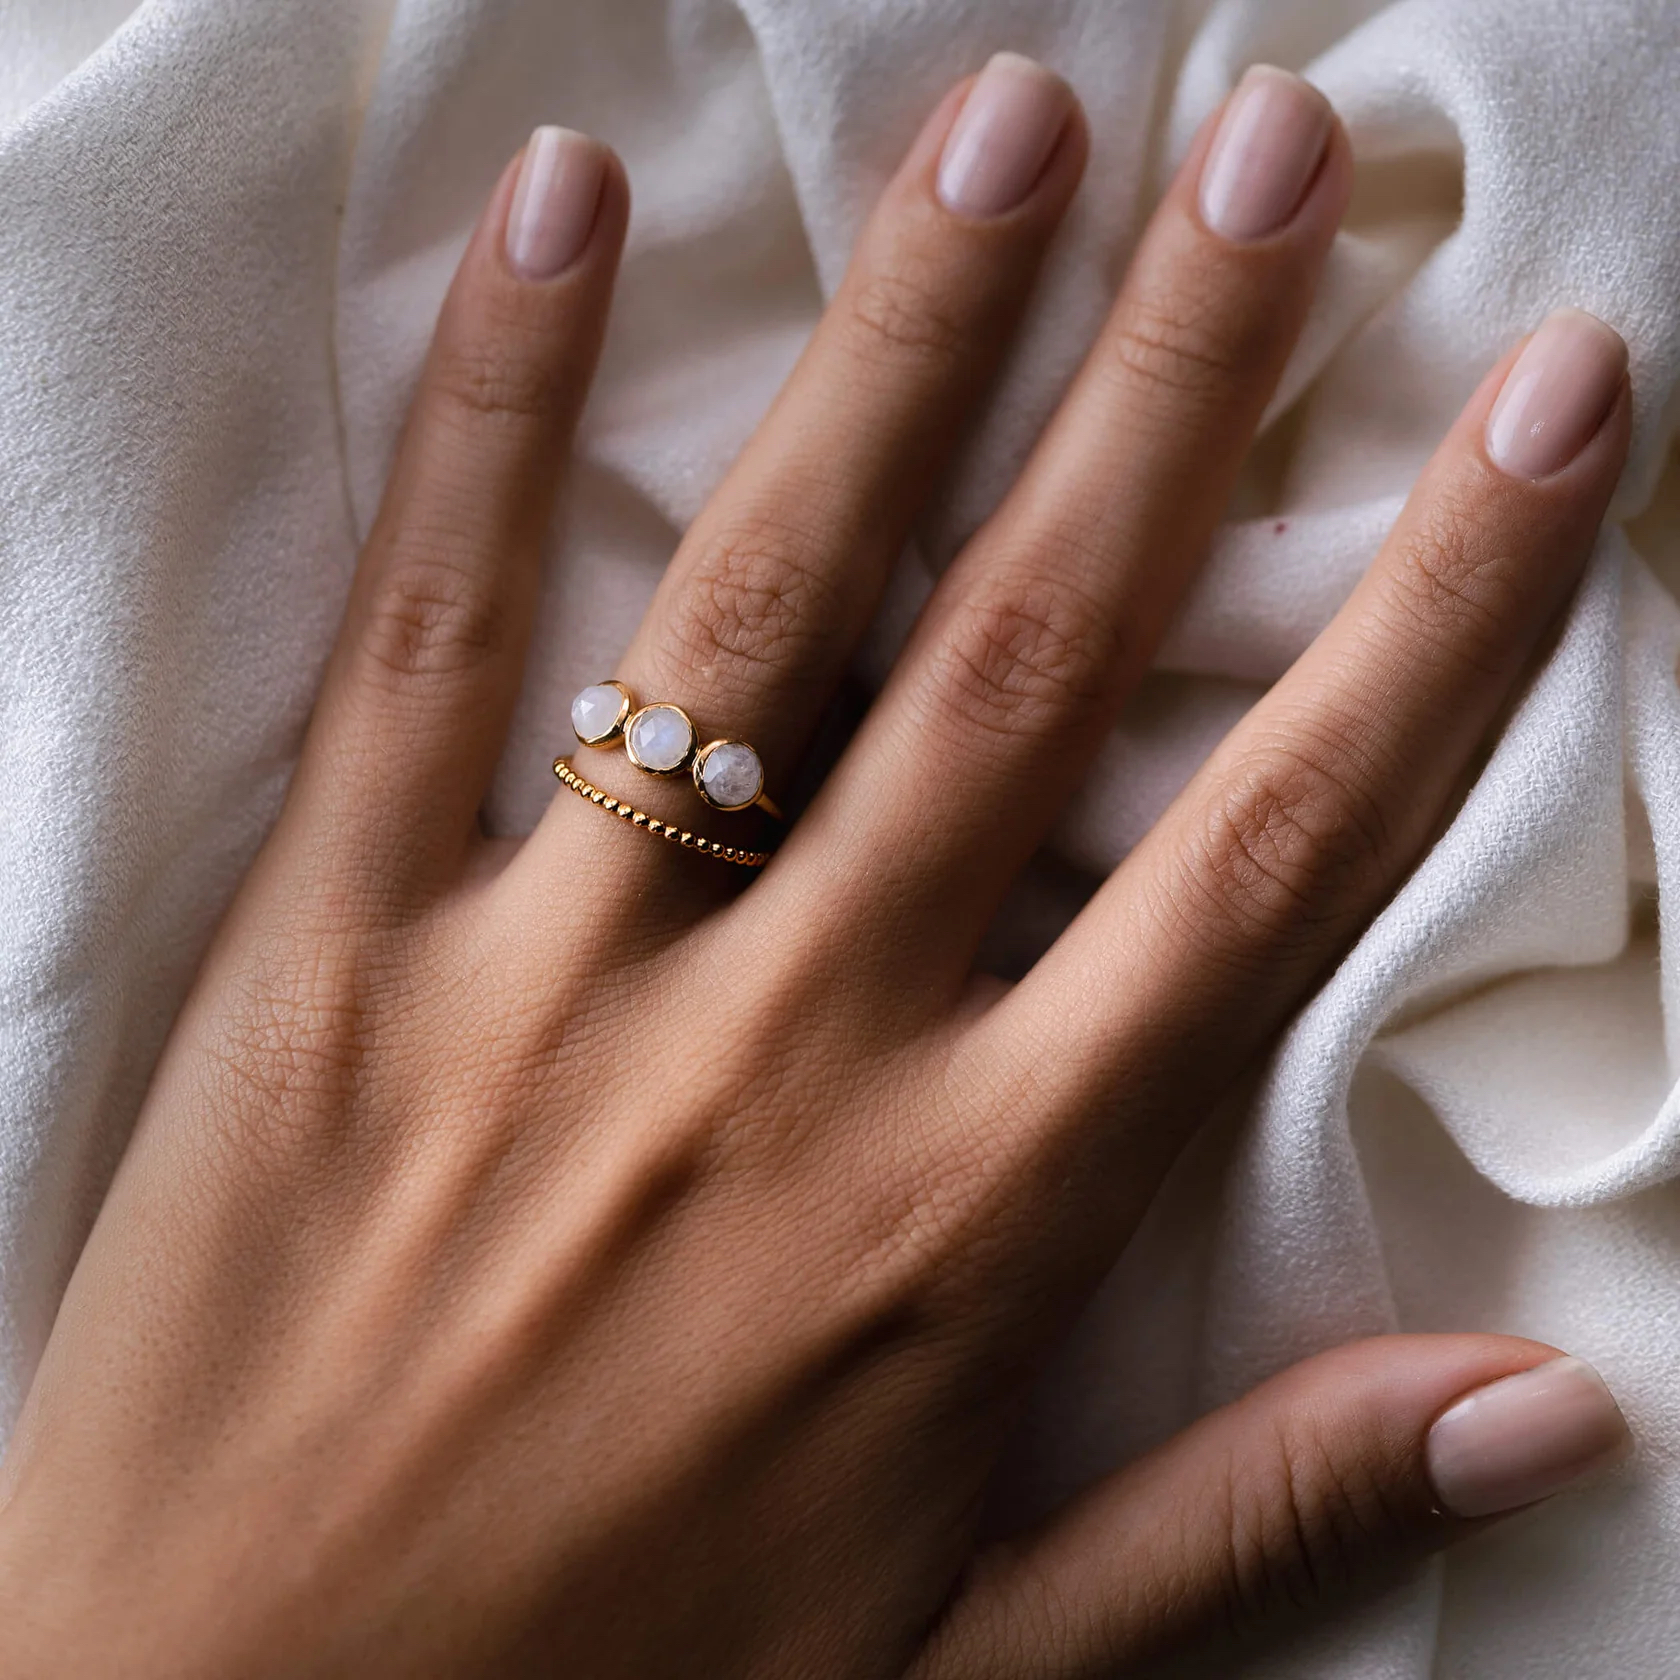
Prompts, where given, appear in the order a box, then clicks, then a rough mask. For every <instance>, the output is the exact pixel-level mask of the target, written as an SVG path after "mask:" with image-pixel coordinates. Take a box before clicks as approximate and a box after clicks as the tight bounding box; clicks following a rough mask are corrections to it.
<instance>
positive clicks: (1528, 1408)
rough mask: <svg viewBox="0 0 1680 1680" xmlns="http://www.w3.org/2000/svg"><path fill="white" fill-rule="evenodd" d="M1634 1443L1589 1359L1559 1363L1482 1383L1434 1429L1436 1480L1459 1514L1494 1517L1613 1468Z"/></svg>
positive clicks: (1432, 1475)
mask: <svg viewBox="0 0 1680 1680" xmlns="http://www.w3.org/2000/svg"><path fill="white" fill-rule="evenodd" d="M1632 1444H1633V1438H1632V1436H1631V1435H1629V1433H1628V1426H1627V1422H1626V1420H1625V1419H1624V1418H1623V1416H1622V1412H1621V1408H1620V1407H1619V1406H1618V1405H1617V1404H1616V1401H1615V1397H1614V1396H1613V1395H1612V1394H1611V1392H1610V1390H1609V1389H1608V1388H1606V1387H1605V1386H1604V1379H1603V1378H1602V1377H1601V1376H1599V1374H1598V1372H1596V1371H1595V1370H1594V1369H1593V1368H1592V1366H1590V1365H1589V1364H1587V1362H1586V1361H1585V1360H1584V1359H1571V1358H1563V1359H1551V1360H1548V1361H1547V1362H1546V1363H1545V1364H1544V1365H1535V1366H1533V1367H1532V1368H1531V1369H1529V1370H1527V1371H1519V1372H1518V1373H1517V1375H1516V1376H1514V1377H1503V1378H1501V1379H1500V1380H1499V1381H1498V1382H1492V1383H1489V1384H1488V1385H1487V1386H1486V1387H1485V1388H1478V1389H1476V1390H1474V1391H1473V1392H1472V1393H1470V1394H1467V1395H1465V1397H1464V1398H1463V1399H1462V1400H1460V1401H1458V1402H1457V1403H1456V1404H1454V1405H1451V1406H1449V1407H1448V1408H1447V1409H1446V1410H1445V1411H1444V1412H1443V1413H1442V1414H1441V1415H1440V1416H1439V1417H1438V1418H1437V1419H1436V1420H1435V1424H1434V1427H1433V1428H1432V1429H1431V1430H1430V1431H1429V1440H1428V1444H1427V1447H1426V1454H1427V1458H1428V1465H1429V1479H1430V1481H1431V1482H1432V1483H1433V1484H1434V1487H1435V1492H1436V1495H1437V1496H1438V1497H1439V1499H1440V1501H1441V1503H1442V1505H1443V1506H1445V1507H1446V1509H1447V1510H1449V1511H1451V1512H1452V1513H1453V1514H1454V1515H1455V1516H1460V1517H1488V1516H1492V1515H1493V1514H1494V1513H1495V1512H1497V1511H1514V1510H1515V1509H1516V1508H1517V1507H1518V1506H1519V1505H1532V1504H1533V1503H1534V1501H1535V1500H1537V1499H1544V1498H1546V1497H1547V1495H1549V1494H1553V1493H1557V1492H1559V1491H1561V1490H1562V1489H1563V1488H1566V1487H1568V1486H1569V1485H1570V1483H1572V1482H1577V1481H1579V1480H1580V1479H1581V1478H1582V1477H1583V1476H1588V1475H1591V1474H1592V1472H1593V1471H1595V1470H1604V1469H1608V1468H1609V1467H1610V1466H1611V1465H1612V1464H1615V1463H1617V1462H1619V1461H1620V1460H1621V1459H1622V1458H1624V1457H1625V1456H1626V1455H1627V1453H1628V1450H1629V1449H1630V1447H1631V1446H1632Z"/></svg>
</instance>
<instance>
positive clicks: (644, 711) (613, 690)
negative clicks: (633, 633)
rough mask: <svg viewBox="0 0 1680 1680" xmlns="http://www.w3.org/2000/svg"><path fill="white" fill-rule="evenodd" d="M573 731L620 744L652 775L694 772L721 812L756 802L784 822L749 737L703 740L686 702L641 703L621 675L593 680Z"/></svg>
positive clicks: (594, 743)
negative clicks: (681, 704) (769, 791)
mask: <svg viewBox="0 0 1680 1680" xmlns="http://www.w3.org/2000/svg"><path fill="white" fill-rule="evenodd" d="M572 730H573V733H574V734H576V736H577V738H578V739H579V740H580V741H581V742H582V743H583V744H584V745H585V746H586V747H615V746H617V745H618V744H619V743H620V742H621V741H622V742H623V744H624V751H625V753H626V755H627V756H628V757H629V760H630V762H631V763H632V764H634V765H635V766H636V768H637V769H638V770H645V771H646V772H647V773H648V774H649V775H650V776H680V775H681V774H682V773H683V771H685V770H686V771H688V772H689V774H690V776H691V777H692V779H693V782H694V790H695V792H696V793H698V794H699V795H700V797H701V798H702V799H703V800H705V802H706V803H707V804H708V805H710V806H711V807H712V808H713V809H714V810H718V811H744V810H746V809H747V808H748V807H749V806H751V805H756V806H757V807H758V808H759V809H760V810H761V811H764V812H765V813H767V814H768V815H769V816H772V817H774V818H776V820H777V821H778V822H779V821H780V820H781V816H782V813H781V811H780V809H779V808H778V807H777V805H776V802H775V801H774V800H773V799H771V797H770V796H769V795H768V794H767V793H766V792H765V791H764V763H763V760H761V759H760V758H759V756H758V753H757V751H756V750H755V749H754V748H752V747H750V746H748V745H747V743H746V742H745V741H733V740H729V739H727V738H724V737H720V738H719V739H717V740H715V741H708V742H707V743H706V744H705V745H704V746H701V745H700V732H699V730H697V729H696V728H695V727H694V719H693V718H691V717H690V716H689V715H688V713H687V712H685V711H684V710H683V709H682V707H681V706H675V705H672V704H671V702H670V701H668V700H655V701H653V702H652V703H651V704H650V705H646V706H638V705H637V704H636V697H635V696H634V695H633V694H632V693H631V692H630V690H629V689H628V688H626V687H625V686H624V684H623V683H621V682H619V681H618V680H617V679H616V678H609V679H608V680H607V681H606V682H598V683H591V684H590V685H589V687H588V688H585V689H582V690H580V691H579V693H578V694H577V696H576V698H574V699H573V701H572Z"/></svg>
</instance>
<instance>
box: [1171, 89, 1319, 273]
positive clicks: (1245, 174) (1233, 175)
mask: <svg viewBox="0 0 1680 1680" xmlns="http://www.w3.org/2000/svg"><path fill="white" fill-rule="evenodd" d="M1333 121H1334V117H1333V116H1332V114H1331V110H1330V104H1329V101H1328V100H1326V99H1325V97H1324V95H1323V94H1322V93H1320V92H1319V91H1318V89H1317V88H1315V87H1311V86H1309V85H1308V84H1307V83H1306V82H1303V81H1302V80H1301V78H1300V77H1299V76H1291V75H1290V74H1289V72H1288V71H1287V70H1274V69H1273V68H1272V66H1271V65H1269V64H1257V65H1256V66H1255V67H1254V68H1253V69H1252V70H1250V71H1249V72H1248V74H1247V75H1245V76H1244V77H1243V79H1242V80H1241V81H1240V82H1239V83H1238V84H1237V90H1236V92H1235V93H1233V94H1232V95H1231V98H1230V101H1229V102H1228V103H1227V104H1226V106H1225V114H1224V116H1222V117H1221V118H1220V119H1219V130H1218V132H1217V133H1216V134H1215V135H1214V137H1213V144H1212V145H1211V146H1209V147H1208V154H1207V159H1206V161H1205V162H1204V163H1203V164H1202V220H1203V221H1204V222H1206V223H1207V225H1208V226H1209V227H1210V228H1212V229H1213V231H1214V232H1215V233H1218V234H1223V235H1224V236H1225V238H1227V239H1235V240H1246V239H1264V238H1265V237H1266V236H1267V234H1271V233H1276V232H1277V231H1278V230H1279V229H1280V228H1281V227H1283V226H1284V224H1285V223H1286V222H1288V221H1289V220H1290V218H1291V217H1293V216H1294V214H1295V212H1296V211H1297V210H1299V209H1300V208H1301V202H1302V200H1303V199H1304V198H1305V197H1306V196H1307V188H1308V187H1309V186H1310V185H1311V184H1312V179H1313V177H1314V176H1315V175H1316V174H1317V173H1318V166H1319V164H1320V163H1322V162H1323V161H1324V150H1325V147H1326V146H1328V145H1329V143H1330V126H1331V123H1332V122H1333Z"/></svg>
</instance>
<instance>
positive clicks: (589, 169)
mask: <svg viewBox="0 0 1680 1680" xmlns="http://www.w3.org/2000/svg"><path fill="white" fill-rule="evenodd" d="M605 179H606V159H605V157H604V156H603V155H602V152H601V148H600V147H599V146H598V145H596V144H595V142H594V141H593V140H591V139H590V138H589V137H588V135H586V134H578V133H575V132H574V131H573V130H571V129H569V128H539V129H538V130H537V131H536V133H535V134H533V135H532V136H531V138H530V140H529V141H528V142H527V143H526V146H525V157H524V159H523V161H522V162H521V163H520V165H519V179H518V180H517V181H516V182H515V183H514V188H513V204H512V206H511V207H510V208H509V210H508V221H507V257H508V261H509V262H510V263H511V264H512V265H513V267H514V268H515V269H516V270H517V271H518V272H519V273H520V274H522V275H524V276H525V278H526V279H527V280H552V279H553V278H554V276H555V275H557V274H559V273H560V272H561V270H562V269H565V268H567V267H569V266H570V265H571V264H572V263H573V262H575V261H576V260H577V258H578V256H579V255H580V254H581V253H582V251H583V248H584V246H585V245H586V244H588V243H589V234H590V230H591V229H592V228H593V227H594V226H595V211H596V209H597V207H598V206H599V204H600V202H601V183H602V182H603V181H604V180H605Z"/></svg>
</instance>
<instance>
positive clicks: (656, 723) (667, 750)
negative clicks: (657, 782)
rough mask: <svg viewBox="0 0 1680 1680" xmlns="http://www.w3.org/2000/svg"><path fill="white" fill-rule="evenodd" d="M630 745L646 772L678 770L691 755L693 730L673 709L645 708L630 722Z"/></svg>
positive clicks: (679, 713)
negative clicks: (644, 766)
mask: <svg viewBox="0 0 1680 1680" xmlns="http://www.w3.org/2000/svg"><path fill="white" fill-rule="evenodd" d="M630 745H631V747H632V748H633V749H634V750H635V754H636V761H637V763H639V764H645V765H646V766H647V767H648V769H649V770H680V769H682V767H683V766H684V765H685V764H686V763H688V760H689V755H690V754H691V753H692V752H693V751H694V726H693V725H692V724H691V723H690V722H689V721H688V719H687V718H686V717H684V716H683V714H682V713H681V712H679V711H678V710H677V708H676V707H675V706H644V707H643V708H642V709H641V710H640V711H639V712H637V713H636V715H635V716H634V717H633V718H631V720H630Z"/></svg>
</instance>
